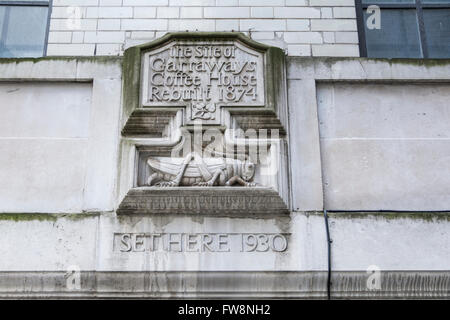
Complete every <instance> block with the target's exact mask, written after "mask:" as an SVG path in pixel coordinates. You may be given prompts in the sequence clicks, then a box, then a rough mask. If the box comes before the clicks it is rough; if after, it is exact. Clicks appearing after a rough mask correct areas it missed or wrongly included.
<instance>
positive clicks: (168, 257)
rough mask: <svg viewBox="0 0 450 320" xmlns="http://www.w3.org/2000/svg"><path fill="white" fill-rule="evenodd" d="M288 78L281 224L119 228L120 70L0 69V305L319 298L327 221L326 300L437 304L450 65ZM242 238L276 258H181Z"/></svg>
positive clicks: (214, 254) (137, 219) (17, 63)
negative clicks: (377, 283)
mask: <svg viewBox="0 0 450 320" xmlns="http://www.w3.org/2000/svg"><path fill="white" fill-rule="evenodd" d="M287 62H288V67H287V71H288V72H287V82H288V96H289V99H288V100H289V104H288V108H289V126H288V127H289V132H288V135H289V145H290V152H289V156H290V157H289V158H290V162H291V164H290V167H291V173H290V182H289V183H290V192H291V199H292V201H291V206H290V208H289V209H290V215H284V216H270V215H269V216H265V217H245V216H236V217H235V216H233V217H230V216H224V217H214V216H201V215H199V216H180V215H176V214H168V215H163V216H161V215H160V216H136V215H135V216H133V215H131V216H124V215H122V216H121V215H117V214H116V212H115V211H116V209H117V207H118V204H119V202H120V199H119V193H118V184H119V183H118V177H119V176H120V170H121V169H120V166H119V163H120V157H121V156H120V154H121V151H120V150H119V147H118V146H119V140H120V138H119V137H120V123H121V119H120V113H121V81H122V74H121V68H122V58H112V57H108V58H101V57H96V58H67V59H66V58H42V59H19V60H17V59H4V60H3V61H2V62H1V63H0V80H2V82H0V111H1V112H2V114H3V117H2V118H1V121H2V124H1V126H0V154H1V157H0V180H1V181H2V185H1V186H0V242H1V243H3V245H2V246H1V248H0V254H1V256H2V257H3V258H2V259H1V261H0V279H1V281H0V292H1V294H0V296H1V297H18V296H28V297H30V296H35V297H49V296H54V297H61V296H73V297H89V296H96V297H108V296H109V297H110V296H115V297H118V296H119V297H125V296H127V297H174V296H176V297H191V298H192V297H326V289H327V288H326V274H327V238H326V231H325V223H324V218H323V209H327V210H329V211H332V212H330V213H329V216H330V218H329V219H330V220H329V226H330V234H331V238H332V240H333V242H332V271H333V272H332V282H333V286H332V296H333V297H359V298H361V297H448V295H449V291H448V288H449V283H450V277H449V275H448V272H445V270H449V267H450V266H449V261H448V257H449V255H450V241H448V239H449V238H450V233H449V232H450V228H449V221H450V220H449V214H448V210H449V203H448V194H450V190H449V187H448V186H449V185H450V177H449V175H448V174H447V172H449V167H448V161H447V160H448V158H449V153H448V152H449V151H448V150H450V147H449V137H448V134H449V130H448V125H447V124H448V120H449V119H448V116H449V114H448V106H447V104H446V103H447V101H448V100H449V92H450V85H449V83H450V77H449V75H450V70H449V68H450V64H449V62H448V61H441V62H437V61H432V60H431V61H425V62H423V61H420V62H419V61H414V60H402V61H396V60H377V59H360V58H352V59H349V58H333V59H329V58H327V59H321V58H288V61H287ZM380 96H382V97H383V99H381V100H379V101H378V100H377V99H378V98H377V97H380ZM348 101H351V102H352V103H348ZM122 120H123V119H122ZM125 160H126V159H125ZM369 210H370V212H368V211H369ZM378 210H383V211H382V212H379V211H378ZM333 211H334V212H333ZM438 211H446V212H438ZM249 233H250V234H252V233H254V234H256V235H260V236H261V238H264V237H267V236H268V237H269V238H270V236H273V235H278V239H282V237H281V236H280V235H283V237H285V238H286V239H287V241H288V245H287V248H285V250H283V251H281V249H284V248H283V245H282V243H281V247H280V242H278V245H277V247H276V248H275V250H274V249H273V248H271V249H267V250H266V251H264V250H261V251H258V250H254V251H248V252H247V251H244V252H242V251H239V250H238V249H237V248H238V247H233V248H232V249H233V250H231V251H230V252H218V250H214V249H211V250H210V249H208V250H206V249H205V250H204V251H201V250H200V251H197V252H186V251H185V250H184V249H180V250H178V249H177V248H178V247H177V243H178V242H177V240H176V239H177V237H178V236H186V235H188V234H191V235H194V238H195V236H198V235H203V234H207V235H211V236H212V235H217V234H222V235H225V237H230V239H231V238H233V239H234V238H237V239H238V238H239V237H240V236H241V235H242V234H249ZM123 234H126V236H125V237H124V238H121V237H122V235H123ZM143 234H147V236H146V237H148V236H149V235H151V234H162V235H163V236H167V235H170V234H172V235H174V236H173V239H172V241H173V245H174V248H173V249H170V245H169V249H164V248H160V250H144V251H141V249H142V248H140V247H139V243H140V242H139V241H141V240H142V237H143V236H142V235H143ZM133 237H134V242H133V243H132V246H130V247H129V248H128V244H130V243H131V242H130V241H131V240H130V239H133ZM139 237H141V238H140V239H141V240H138V239H139ZM238 243H239V242H236V243H234V245H237V244H238ZM280 248H281V249H280ZM277 250H278V251H277ZM206 251H208V252H206ZM371 266H372V267H373V266H375V267H376V268H379V270H380V272H381V289H379V290H372V291H370V290H369V289H367V287H366V281H367V277H368V273H367V270H368V269H369V268H370V267H371ZM71 268H72V269H73V268H75V270H79V271H80V272H81V287H80V288H72V287H70V286H67V285H66V281H68V280H67V279H68V273H67V272H68V271H67V270H72V269H71ZM442 270H444V271H442ZM116 271H122V272H120V273H117V272H116ZM69 276H70V274H69ZM69 278H70V277H69Z"/></svg>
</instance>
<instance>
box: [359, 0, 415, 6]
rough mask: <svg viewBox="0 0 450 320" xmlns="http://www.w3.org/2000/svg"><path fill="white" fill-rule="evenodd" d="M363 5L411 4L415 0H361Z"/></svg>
mask: <svg viewBox="0 0 450 320" xmlns="http://www.w3.org/2000/svg"><path fill="white" fill-rule="evenodd" d="M362 3H363V4H364V5H371V4H375V5H383V4H405V3H407V4H413V3H416V0H362Z"/></svg>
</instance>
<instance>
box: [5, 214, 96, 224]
mask: <svg viewBox="0 0 450 320" xmlns="http://www.w3.org/2000/svg"><path fill="white" fill-rule="evenodd" d="M99 215H100V213H98V212H89V213H87V212H85V213H84V212H83V213H68V214H66V213H64V214H60V213H0V222H1V221H13V222H26V221H40V222H42V221H49V222H55V221H57V220H58V219H68V220H72V221H78V220H83V219H89V218H95V217H98V216H99Z"/></svg>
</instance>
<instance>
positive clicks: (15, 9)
mask: <svg viewBox="0 0 450 320" xmlns="http://www.w3.org/2000/svg"><path fill="white" fill-rule="evenodd" d="M50 2H51V0H44V1H33V0H20V1H18V0H10V1H1V0H0V58H11V57H41V56H43V55H45V51H46V47H47V36H48V26H49V20H50V7H51V3H50Z"/></svg>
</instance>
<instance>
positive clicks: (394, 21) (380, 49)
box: [364, 9, 422, 58]
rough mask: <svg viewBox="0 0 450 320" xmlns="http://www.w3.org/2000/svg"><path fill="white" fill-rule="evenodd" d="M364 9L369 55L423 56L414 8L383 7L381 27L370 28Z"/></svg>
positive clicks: (380, 56) (389, 56) (373, 56)
mask: <svg viewBox="0 0 450 320" xmlns="http://www.w3.org/2000/svg"><path fill="white" fill-rule="evenodd" d="M368 16H369V15H368V14H367V12H366V11H364V27H365V32H366V47H367V56H368V57H372V58H421V57H422V53H421V46H420V39H419V27H418V23H417V16H416V10H414V9H382V10H381V28H380V29H368V28H367V17H368Z"/></svg>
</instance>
